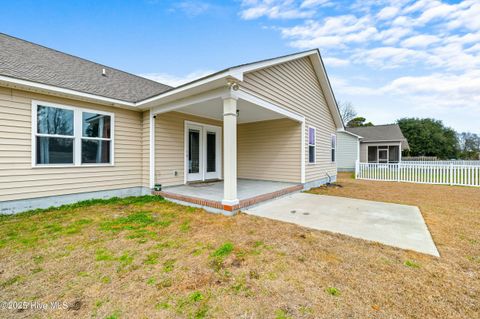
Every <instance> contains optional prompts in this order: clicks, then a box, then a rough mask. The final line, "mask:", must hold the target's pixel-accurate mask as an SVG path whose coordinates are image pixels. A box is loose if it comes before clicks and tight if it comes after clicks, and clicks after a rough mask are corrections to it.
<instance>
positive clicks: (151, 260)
mask: <svg viewBox="0 0 480 319" xmlns="http://www.w3.org/2000/svg"><path fill="white" fill-rule="evenodd" d="M158 256H159V254H158V253H150V254H148V255H147V259H145V261H144V262H143V263H144V264H145V265H156V264H158Z"/></svg>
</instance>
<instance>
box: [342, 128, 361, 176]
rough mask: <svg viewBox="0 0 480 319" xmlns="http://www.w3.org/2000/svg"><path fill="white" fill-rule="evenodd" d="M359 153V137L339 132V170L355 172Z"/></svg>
mask: <svg viewBox="0 0 480 319" xmlns="http://www.w3.org/2000/svg"><path fill="white" fill-rule="evenodd" d="M358 151H359V150H358V138H357V137H355V136H353V135H350V134H348V133H342V132H337V167H338V169H339V170H354V169H355V162H356V160H357V158H358Z"/></svg>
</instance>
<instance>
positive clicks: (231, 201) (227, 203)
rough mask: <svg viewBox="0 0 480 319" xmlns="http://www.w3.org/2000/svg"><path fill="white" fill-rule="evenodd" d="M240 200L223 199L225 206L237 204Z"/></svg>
mask: <svg viewBox="0 0 480 319" xmlns="http://www.w3.org/2000/svg"><path fill="white" fill-rule="evenodd" d="M239 203H240V201H239V200H238V199H224V200H222V205H223V206H235V205H238V204H239Z"/></svg>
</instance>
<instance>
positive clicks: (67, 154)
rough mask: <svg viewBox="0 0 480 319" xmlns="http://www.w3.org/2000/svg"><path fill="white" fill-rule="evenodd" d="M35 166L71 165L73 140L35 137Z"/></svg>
mask: <svg viewBox="0 0 480 319" xmlns="http://www.w3.org/2000/svg"><path fill="white" fill-rule="evenodd" d="M36 157H37V164H73V139H72V138H60V137H42V136H37V154H36Z"/></svg>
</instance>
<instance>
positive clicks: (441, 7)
mask: <svg viewBox="0 0 480 319" xmlns="http://www.w3.org/2000/svg"><path fill="white" fill-rule="evenodd" d="M453 8H454V7H453V6H450V5H447V4H440V3H439V4H438V5H436V6H434V7H432V8H429V9H427V10H425V11H424V12H423V13H422V14H421V15H420V17H419V18H418V19H417V22H418V23H420V24H425V23H427V22H430V21H431V20H434V19H439V18H444V17H447V16H448V15H449V14H451V12H452V11H453Z"/></svg>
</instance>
